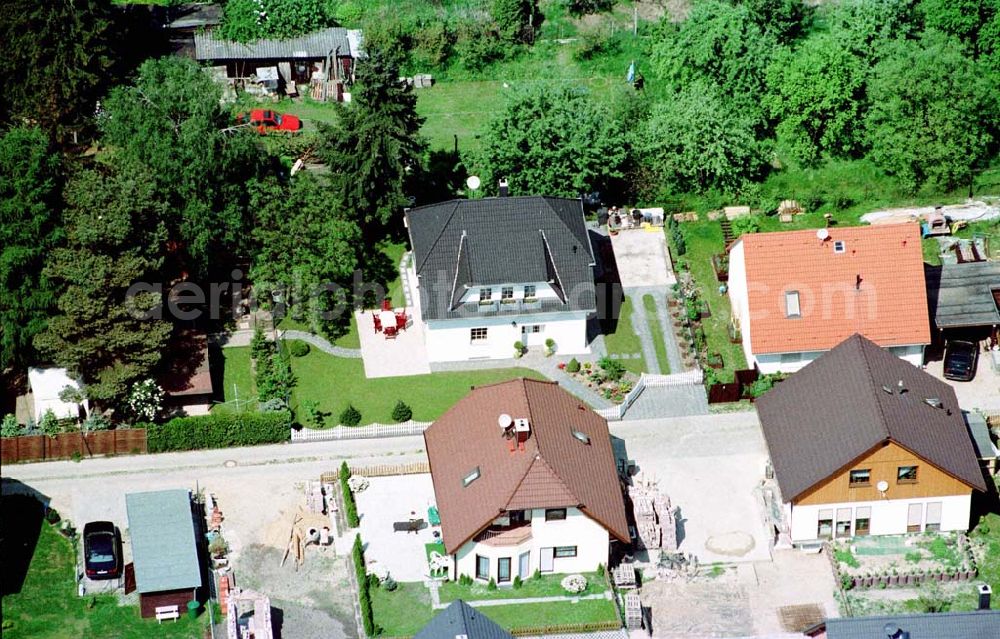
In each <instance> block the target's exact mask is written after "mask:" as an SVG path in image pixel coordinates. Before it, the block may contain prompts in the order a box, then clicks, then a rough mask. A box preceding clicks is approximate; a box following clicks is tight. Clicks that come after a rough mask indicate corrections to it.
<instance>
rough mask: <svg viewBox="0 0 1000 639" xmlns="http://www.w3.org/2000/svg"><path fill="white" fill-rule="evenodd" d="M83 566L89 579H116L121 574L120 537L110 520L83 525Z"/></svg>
mask: <svg viewBox="0 0 1000 639" xmlns="http://www.w3.org/2000/svg"><path fill="white" fill-rule="evenodd" d="M83 567H84V571H85V572H86V574H87V577H89V578H91V579H117V578H118V577H120V576H121V574H122V538H121V535H120V534H119V532H118V529H117V528H115V525H114V524H113V523H111V522H110V521H92V522H90V523H88V524H87V525H86V526H84V527H83Z"/></svg>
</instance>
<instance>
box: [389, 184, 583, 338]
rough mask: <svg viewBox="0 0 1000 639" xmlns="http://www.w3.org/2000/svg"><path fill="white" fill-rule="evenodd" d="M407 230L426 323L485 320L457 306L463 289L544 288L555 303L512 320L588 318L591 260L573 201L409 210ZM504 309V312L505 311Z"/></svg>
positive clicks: (579, 207) (495, 201)
mask: <svg viewBox="0 0 1000 639" xmlns="http://www.w3.org/2000/svg"><path fill="white" fill-rule="evenodd" d="M406 223H407V227H408V228H409V233H410V244H411V246H412V247H413V256H414V267H415V269H416V272H417V277H418V279H419V280H420V301H421V312H422V314H423V317H424V319H450V318H455V317H467V316H470V315H473V316H489V315H491V314H492V315H497V314H501V313H503V312H504V311H503V310H499V308H498V309H497V310H496V311H495V312H486V313H484V312H482V311H481V310H480V309H479V308H478V305H477V304H466V305H464V306H462V305H459V304H458V300H459V299H460V298H461V297H462V293H463V292H464V290H465V288H466V287H475V286H492V285H500V284H520V283H530V282H549V283H550V284H551V285H552V287H553V288H554V289H556V292H557V294H558V295H559V297H558V298H557V299H544V300H542V301H541V305H540V306H539V307H538V308H530V309H529V308H522V307H517V308H511V309H509V310H516V311H517V312H518V313H544V312H553V311H569V310H573V311H578V310H585V311H593V310H595V309H596V308H597V303H596V298H595V294H594V271H593V267H594V253H593V249H592V247H591V245H590V237H589V235H588V233H587V228H586V225H585V223H584V217H583V204H582V202H581V201H580V200H579V199H567V198H557V197H540V196H529V197H498V198H484V199H477V200H450V201H448V202H441V203H439V204H432V205H429V206H422V207H418V208H415V209H411V210H410V211H408V212H407V214H406ZM505 310H507V309H505Z"/></svg>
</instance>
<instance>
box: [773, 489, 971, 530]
mask: <svg viewBox="0 0 1000 639" xmlns="http://www.w3.org/2000/svg"><path fill="white" fill-rule="evenodd" d="M931 502H941V530H942V531H948V530H968V529H969V517H970V508H971V504H972V495H971V492H970V493H969V494H965V495H951V496H945V497H921V498H918V499H883V500H879V501H865V502H857V501H856V502H847V503H839V504H820V505H809V506H792V507H791V518H792V525H791V535H792V541H793V542H795V543H799V542H806V541H814V540H816V529H817V525H818V524H819V511H820V510H830V509H832V510H833V511H834V529H836V516H837V509H838V508H851V509H852V510H851V528H852V530H851V532H852V534H853V532H854V531H853V528H854V519H855V517H856V515H855V513H856V512H857V510H856V509H857V508H858V507H862V506H867V507H870V508H871V524H870V525H871V532H870V534H872V535H901V534H905V533H906V518H907V513H908V510H909V506H910V504H921V505H922V512H921V530H922V529H923V524H924V523H925V522H926V517H927V504H928V503H931ZM786 512H787V510H786Z"/></svg>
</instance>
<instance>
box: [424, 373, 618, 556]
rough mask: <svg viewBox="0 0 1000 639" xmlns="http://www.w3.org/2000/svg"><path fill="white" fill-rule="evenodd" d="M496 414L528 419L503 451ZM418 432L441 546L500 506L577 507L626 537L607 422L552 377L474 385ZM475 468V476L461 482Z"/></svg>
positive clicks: (463, 537) (453, 546) (455, 541)
mask: <svg viewBox="0 0 1000 639" xmlns="http://www.w3.org/2000/svg"><path fill="white" fill-rule="evenodd" d="M501 414H508V415H510V416H512V417H513V418H515V419H517V418H526V419H528V421H529V424H530V427H531V433H530V435H529V437H528V439H527V441H526V442H525V443H524V450H520V449H517V450H515V451H514V452H511V450H510V441H509V440H507V439H505V438H504V437H503V434H502V430H501V429H500V427H499V425H498V423H497V419H498V418H499V416H500V415H501ZM574 430H576V431H579V432H580V433H582V434H583V435H585V436H586V437H587V438H589V443H585V442H583V441H580V440H579V439H577V438H576V437H575V436H574V435H573V431H574ZM424 440H425V442H426V445H427V457H428V459H429V460H430V467H431V476H432V478H433V481H434V493H435V496H436V498H437V507H438V512H439V513H440V515H441V528H442V533H443V538H444V544H445V548H446V549H447V551H448V552H449V553H454V552H455V551H457V550H458V548H459V547H461V546H462V544H464V543H465V542H466V541H468V540H469V539H471V538H472V537H473V536H475V535H476V534H477V533H478V532H479V531H481V530H482V529H484V528H485V527H487V526H489V525H490V523H491V522H492V521H493V520H494V519H496V518H497V517H498V516H499V515H500V514H502V513H504V512H506V511H508V510H522V509H528V508H563V507H577V508H580V510H581V511H583V513H584V514H585V515H587V516H588V517H590V518H591V519H593V520H595V521H597V522H598V523H599V524H601V525H602V526H603V527H604V528H606V529H607V530H608V531H609V532H610V533H611V535H612V536H614V537H616V538H618V539H620V540H622V541H627V540H628V538H629V535H628V524H627V522H626V519H625V504H624V501H623V498H622V491H621V484H620V482H619V479H618V473H617V470H616V466H615V459H614V453H613V452H612V449H611V436H610V434H609V433H608V424H607V422H606V421H604V419H602V418H601V417H600V416H598V415H597V414H596V413H594V412H593V411H592V410H590V409H589V408H587V407H586V406H584V405H583V403H582V402H581V401H580V400H579V399H577V398H576V397H574V396H573V395H570V394H569V393H567V392H566V391H564V390H563V389H561V388H559V385H558V384H557V383H555V382H541V381H536V380H529V379H517V380H512V381H509V382H503V383H500V384H494V385H491V386H483V387H480V388H476V389H474V390H473V391H472V392H471V393H469V394H468V395H466V396H465V397H464V398H463V399H461V400H460V401H459V402H458V403H456V404H455V405H454V406H453V407H452V408H451V409H450V410H449V411H448V412H447V413H445V414H444V415H443V416H441V418H440V419H438V420H437V421H436V422H434V424H432V425H431V426H430V427H429V428H428V429H427V430H426V431H425V432H424ZM475 468H479V473H480V474H479V478H478V479H476V480H474V481H472V482H471V483H470V484H469V485H467V486H463V481H462V480H463V478H464V477H465V476H467V475H468V474H469V473H470V472H471V471H472V470H473V469H475Z"/></svg>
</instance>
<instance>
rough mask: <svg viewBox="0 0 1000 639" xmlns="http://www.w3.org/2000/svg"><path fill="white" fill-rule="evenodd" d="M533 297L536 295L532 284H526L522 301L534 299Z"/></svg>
mask: <svg viewBox="0 0 1000 639" xmlns="http://www.w3.org/2000/svg"><path fill="white" fill-rule="evenodd" d="M535 295H536V290H535V285H534V284H528V285H527V286H525V287H524V299H526V300H530V299H534V298H535Z"/></svg>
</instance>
